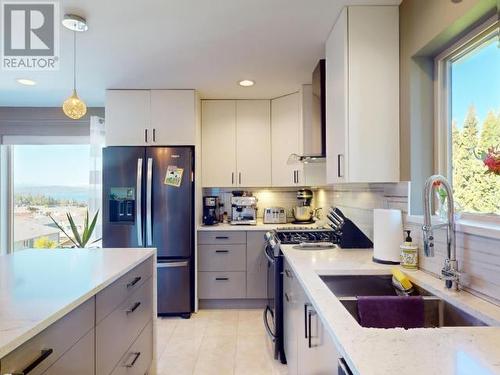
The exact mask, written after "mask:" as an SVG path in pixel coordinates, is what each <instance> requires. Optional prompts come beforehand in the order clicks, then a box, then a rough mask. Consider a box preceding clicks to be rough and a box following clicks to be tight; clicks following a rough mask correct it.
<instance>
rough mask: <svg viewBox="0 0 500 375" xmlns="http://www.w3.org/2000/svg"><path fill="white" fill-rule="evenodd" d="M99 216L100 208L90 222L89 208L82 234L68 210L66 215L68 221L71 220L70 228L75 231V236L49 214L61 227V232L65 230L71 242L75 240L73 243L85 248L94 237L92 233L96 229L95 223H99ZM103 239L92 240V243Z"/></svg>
mask: <svg viewBox="0 0 500 375" xmlns="http://www.w3.org/2000/svg"><path fill="white" fill-rule="evenodd" d="M98 216H99V210H97V212H96V213H95V215H94V218H93V219H92V221H90V222H89V211H88V210H87V213H86V215H85V221H84V223H83V232H82V233H81V234H80V233H79V232H78V228H77V226H76V224H75V220H74V219H73V217H72V216H71V213H69V212H67V213H66V217H67V218H68V222H69V225H70V228H71V232H72V233H73V237H71V236H70V235H69V234H68V233H67V232H66V231H65V230H64V227H63V226H62V225H61V224H59V223H58V222H57V221H56V220H55V219H54V218H53V217H52V216H51V215H49V217H50V218H51V219H52V221H53V222H54V224H55V225H56V226H57V227H58V228H59V230H61V232H63V233H64V234H65V235H66V237H68V238H69V240H70V241H71V242H73V244H74V245H75V247H78V248H82V249H83V248H84V247H86V246H87V244H89V241H90V238H91V237H92V233H93V232H94V229H95V225H96V223H97V217H98ZM100 240H101V239H100V238H99V239H97V240H94V241H92V242H90V244H93V243H95V242H97V241H100Z"/></svg>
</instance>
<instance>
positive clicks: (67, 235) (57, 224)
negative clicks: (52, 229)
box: [49, 215, 78, 247]
mask: <svg viewBox="0 0 500 375" xmlns="http://www.w3.org/2000/svg"><path fill="white" fill-rule="evenodd" d="M49 217H50V218H51V220H52V221H53V222H54V224H55V225H56V226H57V227H58V228H59V230H60V231H61V232H63V233H64V235H65V236H66V237H68V238H69V239H70V241H71V242H73V244H74V245H75V246H76V247H78V244H77V243H76V242H75V241H73V239H72V238H71V236H70V235H69V234H68V233H66V231H65V230H64V228H63V227H62V226H61V225H60V224H59V223H58V222H57V221H55V219H54V218H53V217H52V216H51V215H49Z"/></svg>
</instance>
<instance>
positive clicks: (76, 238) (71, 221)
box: [66, 212, 84, 248]
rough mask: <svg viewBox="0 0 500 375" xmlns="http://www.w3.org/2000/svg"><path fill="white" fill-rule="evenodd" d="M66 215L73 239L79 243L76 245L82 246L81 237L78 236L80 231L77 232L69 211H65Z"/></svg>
mask: <svg viewBox="0 0 500 375" xmlns="http://www.w3.org/2000/svg"><path fill="white" fill-rule="evenodd" d="M66 216H67V217H68V221H69V225H70V226H71V231H72V232H73V235H74V236H75V241H76V242H78V244H79V245H78V247H80V248H83V247H84V246H83V245H82V238H81V237H80V233H78V228H77V227H76V224H75V221H74V220H73V217H72V216H71V214H70V213H69V212H67V213H66Z"/></svg>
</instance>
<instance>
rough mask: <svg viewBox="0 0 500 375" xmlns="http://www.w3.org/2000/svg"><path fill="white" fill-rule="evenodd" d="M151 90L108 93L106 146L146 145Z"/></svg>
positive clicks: (108, 91) (109, 91) (113, 91)
mask: <svg viewBox="0 0 500 375" xmlns="http://www.w3.org/2000/svg"><path fill="white" fill-rule="evenodd" d="M150 102H151V96H150V92H149V90H107V91H106V109H105V111H106V115H105V116H106V125H105V126H106V135H105V138H106V146H137V145H144V144H145V143H146V137H147V134H146V133H147V129H148V128H149V124H150V115H151V111H150Z"/></svg>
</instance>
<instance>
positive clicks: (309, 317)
mask: <svg viewBox="0 0 500 375" xmlns="http://www.w3.org/2000/svg"><path fill="white" fill-rule="evenodd" d="M312 315H313V312H312V311H311V310H309V311H308V313H307V326H308V328H309V340H308V343H307V345H308V346H309V348H312V339H311V337H312V334H311V316H312Z"/></svg>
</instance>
